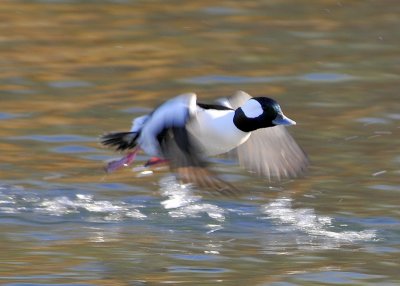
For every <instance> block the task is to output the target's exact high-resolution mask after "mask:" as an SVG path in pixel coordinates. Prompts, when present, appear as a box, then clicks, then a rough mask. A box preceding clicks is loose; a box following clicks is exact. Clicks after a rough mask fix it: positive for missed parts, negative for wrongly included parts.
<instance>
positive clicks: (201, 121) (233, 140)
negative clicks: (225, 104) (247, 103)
mask: <svg viewBox="0 0 400 286" xmlns="http://www.w3.org/2000/svg"><path fill="white" fill-rule="evenodd" d="M234 114H235V112H234V111H233V110H212V109H206V110H204V109H201V108H199V109H198V110H197V112H196V115H195V116H194V118H193V119H192V120H191V122H190V123H189V124H188V125H187V128H188V130H189V132H190V133H191V134H192V135H193V137H195V138H196V139H197V140H198V142H199V143H200V147H201V148H202V151H203V152H204V154H205V155H207V156H213V155H218V154H222V153H226V152H228V151H230V150H232V149H233V148H236V147H237V146H239V145H241V144H242V143H244V142H245V141H246V140H247V139H248V138H249V136H250V133H248V132H243V131H241V130H239V129H238V128H237V127H236V126H235V124H233V116H234Z"/></svg>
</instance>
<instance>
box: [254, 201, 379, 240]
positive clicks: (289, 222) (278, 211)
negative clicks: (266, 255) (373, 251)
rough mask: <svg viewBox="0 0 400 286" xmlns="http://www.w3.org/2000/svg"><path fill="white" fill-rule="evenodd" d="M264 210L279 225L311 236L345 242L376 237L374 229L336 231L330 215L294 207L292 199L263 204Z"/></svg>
mask: <svg viewBox="0 0 400 286" xmlns="http://www.w3.org/2000/svg"><path fill="white" fill-rule="evenodd" d="M262 212H263V213H264V214H266V215H268V216H269V218H272V219H274V220H275V221H276V222H277V223H278V224H279V225H282V226H285V227H286V230H285V231H287V230H288V229H287V228H288V227H289V230H290V231H302V232H304V233H306V234H308V235H310V236H314V237H319V238H328V239H334V240H337V241H343V242H354V241H359V240H362V241H370V240H373V239H376V233H375V231H374V230H364V231H334V230H331V229H332V228H334V225H333V219H332V218H331V217H328V216H319V215H317V214H316V213H315V211H314V210H313V209H308V208H298V209H294V208H293V207H292V199H291V198H289V197H281V198H278V199H276V200H274V201H273V202H271V203H269V204H266V205H263V206H262Z"/></svg>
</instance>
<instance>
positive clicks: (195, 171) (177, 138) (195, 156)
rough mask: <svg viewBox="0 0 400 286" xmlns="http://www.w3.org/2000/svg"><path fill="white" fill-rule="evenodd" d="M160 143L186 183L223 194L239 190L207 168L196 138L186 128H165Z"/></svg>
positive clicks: (174, 168)
mask: <svg viewBox="0 0 400 286" xmlns="http://www.w3.org/2000/svg"><path fill="white" fill-rule="evenodd" d="M160 145H161V150H162V152H163V155H164V156H165V157H166V158H167V159H168V160H169V164H170V167H171V169H172V170H173V171H175V172H176V173H177V175H178V179H180V180H181V181H183V182H184V183H193V184H195V185H197V186H199V187H203V188H208V189H211V190H213V191H216V192H217V193H219V194H223V195H233V194H236V193H237V191H238V190H237V189H236V188H235V187H234V186H233V185H231V184H229V183H228V182H225V181H223V180H221V179H220V178H218V177H217V176H216V175H214V174H213V173H212V172H211V171H210V170H209V169H208V168H207V163H206V161H205V160H204V159H203V158H202V157H201V155H200V154H201V153H200V152H199V148H198V147H197V144H196V142H195V139H194V138H193V137H191V136H190V135H189V134H188V132H187V130H186V128H184V127H183V128H182V127H173V128H169V129H168V130H165V134H164V136H163V138H162V140H161V141H160Z"/></svg>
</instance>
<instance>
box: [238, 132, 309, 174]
mask: <svg viewBox="0 0 400 286" xmlns="http://www.w3.org/2000/svg"><path fill="white" fill-rule="evenodd" d="M237 156H238V159H239V162H240V164H241V165H242V166H243V167H245V168H246V169H248V170H249V171H252V172H255V173H257V174H258V175H260V176H263V177H267V178H268V179H271V178H277V179H278V180H279V179H283V178H288V177H296V176H298V175H300V174H302V173H303V172H304V171H305V170H306V169H307V166H308V164H309V161H308V158H307V155H306V153H305V152H304V151H303V150H302V149H301V147H300V146H299V145H298V144H297V143H296V141H295V140H294V139H293V137H292V136H291V135H290V134H289V132H288V131H287V130H286V128H285V127H283V126H275V127H270V128H264V129H259V130H256V131H254V132H252V134H251V135H250V138H249V139H248V140H247V141H246V143H244V144H242V145H240V146H239V147H238V148H237Z"/></svg>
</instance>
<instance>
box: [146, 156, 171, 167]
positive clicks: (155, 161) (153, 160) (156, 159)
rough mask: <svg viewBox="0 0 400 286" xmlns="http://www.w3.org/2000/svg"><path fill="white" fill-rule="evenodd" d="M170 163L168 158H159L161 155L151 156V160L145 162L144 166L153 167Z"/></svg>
mask: <svg viewBox="0 0 400 286" xmlns="http://www.w3.org/2000/svg"><path fill="white" fill-rule="evenodd" d="M166 163H168V160H167V159H163V158H159V157H151V158H150V160H148V161H147V162H146V164H144V167H146V168H147V167H153V166H155V165H161V164H166Z"/></svg>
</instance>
